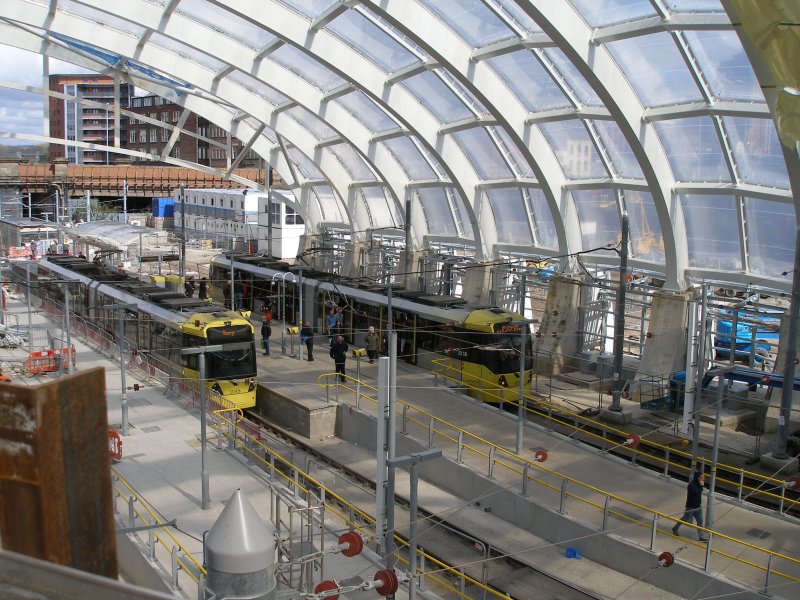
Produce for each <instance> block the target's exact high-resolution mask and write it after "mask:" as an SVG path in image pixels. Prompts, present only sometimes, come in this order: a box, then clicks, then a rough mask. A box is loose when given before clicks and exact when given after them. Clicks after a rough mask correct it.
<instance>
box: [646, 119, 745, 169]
mask: <svg viewBox="0 0 800 600" xmlns="http://www.w3.org/2000/svg"><path fill="white" fill-rule="evenodd" d="M653 126H654V127H655V129H656V132H657V133H658V136H659V138H660V139H661V143H662V145H663V146H664V150H665V151H666V154H667V158H668V159H669V162H670V165H672V172H673V174H674V175H675V179H677V180H679V181H714V182H717V181H725V182H730V181H731V173H730V170H729V169H728V165H727V163H726V162H725V158H724V157H723V155H722V146H721V145H720V141H719V136H718V134H717V128H716V127H715V126H714V122H713V121H712V120H711V118H710V117H692V118H689V119H675V120H673V121H656V122H655V123H653Z"/></svg>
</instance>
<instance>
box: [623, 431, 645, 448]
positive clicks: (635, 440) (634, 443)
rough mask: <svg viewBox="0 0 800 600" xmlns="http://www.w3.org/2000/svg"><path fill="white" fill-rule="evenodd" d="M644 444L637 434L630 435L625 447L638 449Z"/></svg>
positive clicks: (626, 439)
mask: <svg viewBox="0 0 800 600" xmlns="http://www.w3.org/2000/svg"><path fill="white" fill-rule="evenodd" d="M641 443H642V438H640V437H639V435H638V434H636V433H631V434H628V437H627V438H625V445H626V446H630V447H631V448H638V447H639V444H641Z"/></svg>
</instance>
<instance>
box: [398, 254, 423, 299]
mask: <svg viewBox="0 0 800 600" xmlns="http://www.w3.org/2000/svg"><path fill="white" fill-rule="evenodd" d="M406 252H407V253H408V260H407V264H408V268H407V271H408V272H407V273H405V274H404V276H403V287H404V288H406V289H407V290H412V291H417V290H420V289H422V288H421V287H420V279H421V276H420V272H421V271H422V269H423V267H422V258H423V257H424V256H425V255H426V254H427V253H426V252H424V251H419V250H417V251H406Z"/></svg>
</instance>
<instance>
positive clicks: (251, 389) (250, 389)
mask: <svg viewBox="0 0 800 600" xmlns="http://www.w3.org/2000/svg"><path fill="white" fill-rule="evenodd" d="M254 389H256V380H255V379H251V380H250V385H248V386H247V391H248V392H252V391H253V390H254Z"/></svg>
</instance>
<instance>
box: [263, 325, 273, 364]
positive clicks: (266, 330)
mask: <svg viewBox="0 0 800 600" xmlns="http://www.w3.org/2000/svg"><path fill="white" fill-rule="evenodd" d="M271 335H272V325H270V322H269V321H262V322H261V345H262V346H263V348H264V356H269V338H270V336H271Z"/></svg>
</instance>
